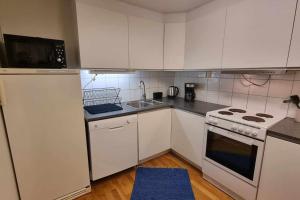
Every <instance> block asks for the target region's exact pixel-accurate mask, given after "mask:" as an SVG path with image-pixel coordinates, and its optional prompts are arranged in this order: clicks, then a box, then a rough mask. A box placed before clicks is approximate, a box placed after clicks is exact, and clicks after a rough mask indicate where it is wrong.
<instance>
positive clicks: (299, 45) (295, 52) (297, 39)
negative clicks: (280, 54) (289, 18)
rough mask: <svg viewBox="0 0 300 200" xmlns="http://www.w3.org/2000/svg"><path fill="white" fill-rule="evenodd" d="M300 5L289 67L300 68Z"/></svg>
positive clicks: (299, 5)
mask: <svg viewBox="0 0 300 200" xmlns="http://www.w3.org/2000/svg"><path fill="white" fill-rule="evenodd" d="M299 55H300V3H299V2H298V8H297V13H296V19H295V25H294V31H293V38H292V44H291V49H290V55H289V60H288V67H300V56H299Z"/></svg>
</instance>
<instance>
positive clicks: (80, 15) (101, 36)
mask: <svg viewBox="0 0 300 200" xmlns="http://www.w3.org/2000/svg"><path fill="white" fill-rule="evenodd" d="M76 10H77V23H78V37H79V49H80V60H81V67H82V68H128V18H127V16H126V15H123V14H120V13H117V12H113V11H109V10H106V9H103V8H100V7H97V6H96V5H90V4H86V3H79V2H76Z"/></svg>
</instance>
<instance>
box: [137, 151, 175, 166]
mask: <svg viewBox="0 0 300 200" xmlns="http://www.w3.org/2000/svg"><path fill="white" fill-rule="evenodd" d="M170 152H171V149H168V150H165V151H163V152H160V153H158V154H155V155H153V156H150V157H148V158H145V159H143V160H140V161H139V163H138V165H141V164H143V163H145V162H147V161H149V160H153V159H155V158H158V157H160V156H162V155H165V154H167V153H170Z"/></svg>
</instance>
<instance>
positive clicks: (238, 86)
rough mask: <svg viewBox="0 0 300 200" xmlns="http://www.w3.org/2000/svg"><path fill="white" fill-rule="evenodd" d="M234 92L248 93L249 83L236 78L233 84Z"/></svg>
mask: <svg viewBox="0 0 300 200" xmlns="http://www.w3.org/2000/svg"><path fill="white" fill-rule="evenodd" d="M233 92H235V93H240V94H248V92H249V84H248V83H246V82H245V81H244V80H243V79H235V80H234V84H233Z"/></svg>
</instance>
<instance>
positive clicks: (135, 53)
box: [129, 17, 164, 69]
mask: <svg viewBox="0 0 300 200" xmlns="http://www.w3.org/2000/svg"><path fill="white" fill-rule="evenodd" d="M163 39H164V24H163V23H162V22H158V21H153V20H149V19H144V18H139V17H129V59H130V67H131V68H133V69H163V43H164V41H163Z"/></svg>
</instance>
